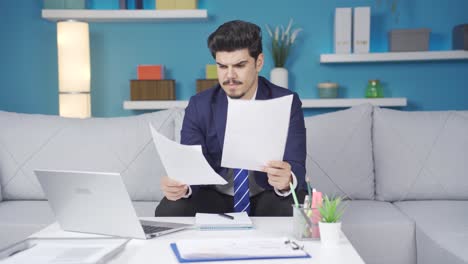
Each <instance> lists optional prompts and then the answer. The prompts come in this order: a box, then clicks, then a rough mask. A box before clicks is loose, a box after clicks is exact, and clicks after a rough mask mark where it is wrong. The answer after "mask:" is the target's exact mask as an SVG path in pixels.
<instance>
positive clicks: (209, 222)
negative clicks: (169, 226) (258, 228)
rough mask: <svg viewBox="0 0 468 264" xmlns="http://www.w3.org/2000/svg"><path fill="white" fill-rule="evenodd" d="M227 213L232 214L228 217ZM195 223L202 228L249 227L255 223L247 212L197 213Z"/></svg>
mask: <svg viewBox="0 0 468 264" xmlns="http://www.w3.org/2000/svg"><path fill="white" fill-rule="evenodd" d="M226 215H229V216H232V217H233V218H232V219H231V218H228V217H226ZM195 225H196V226H198V227H199V228H200V229H205V230H219V229H248V228H252V227H253V224H252V221H251V220H250V218H249V216H248V215H247V213H246V212H241V213H227V214H225V215H222V214H203V213H197V214H196V215H195Z"/></svg>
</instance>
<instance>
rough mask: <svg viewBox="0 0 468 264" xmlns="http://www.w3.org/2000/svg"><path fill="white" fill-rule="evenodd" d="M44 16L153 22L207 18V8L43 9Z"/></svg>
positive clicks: (54, 20) (51, 19)
mask: <svg viewBox="0 0 468 264" xmlns="http://www.w3.org/2000/svg"><path fill="white" fill-rule="evenodd" d="M42 18H44V19H47V20H50V21H53V22H57V21H61V20H78V21H86V22H151V21H177V20H206V19H207V18H208V12H207V10H206V9H179V10H90V9H74V10H73V9H43V10H42Z"/></svg>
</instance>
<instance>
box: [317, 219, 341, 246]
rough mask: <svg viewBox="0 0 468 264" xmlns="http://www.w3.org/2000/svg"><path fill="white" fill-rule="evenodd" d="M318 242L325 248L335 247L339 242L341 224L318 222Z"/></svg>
mask: <svg viewBox="0 0 468 264" xmlns="http://www.w3.org/2000/svg"><path fill="white" fill-rule="evenodd" d="M319 229H320V241H321V242H322V245H324V246H327V247H332V246H336V245H338V244H339V242H340V233H341V223H322V222H319Z"/></svg>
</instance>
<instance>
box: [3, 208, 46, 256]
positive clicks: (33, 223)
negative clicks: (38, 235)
mask: <svg viewBox="0 0 468 264" xmlns="http://www.w3.org/2000/svg"><path fill="white" fill-rule="evenodd" d="M54 219H55V217H54V214H53V212H52V210H51V209H50V207H49V204H48V203H47V202H46V201H3V202H1V203H0V249H1V248H5V247H7V246H9V245H12V244H14V243H16V242H19V241H21V240H23V239H26V238H27V237H28V236H30V235H32V234H33V233H35V232H37V231H39V230H41V229H42V228H44V227H46V226H47V225H49V224H51V223H52V222H53V221H54Z"/></svg>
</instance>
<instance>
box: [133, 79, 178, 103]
mask: <svg viewBox="0 0 468 264" xmlns="http://www.w3.org/2000/svg"><path fill="white" fill-rule="evenodd" d="M130 100H132V101H143V100H175V80H130Z"/></svg>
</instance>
